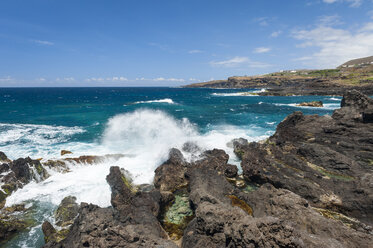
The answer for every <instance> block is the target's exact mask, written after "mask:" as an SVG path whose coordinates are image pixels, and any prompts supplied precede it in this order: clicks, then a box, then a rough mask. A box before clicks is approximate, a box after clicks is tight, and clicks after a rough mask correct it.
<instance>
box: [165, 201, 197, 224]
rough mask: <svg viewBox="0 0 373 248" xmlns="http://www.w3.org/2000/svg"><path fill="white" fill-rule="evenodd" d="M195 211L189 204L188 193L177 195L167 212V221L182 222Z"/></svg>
mask: <svg viewBox="0 0 373 248" xmlns="http://www.w3.org/2000/svg"><path fill="white" fill-rule="evenodd" d="M192 215H193V211H192V209H191V208H190V206H189V198H188V196H187V195H185V194H182V195H176V196H175V202H174V203H173V204H172V205H171V207H170V208H169V209H168V211H167V212H166V221H167V222H170V223H173V224H177V225H179V224H181V223H182V222H183V221H184V219H185V217H187V216H192Z"/></svg>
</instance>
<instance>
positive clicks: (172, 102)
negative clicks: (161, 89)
mask: <svg viewBox="0 0 373 248" xmlns="http://www.w3.org/2000/svg"><path fill="white" fill-rule="evenodd" d="M141 103H168V104H175V102H174V101H173V100H172V99H170V98H165V99H160V100H149V101H138V102H135V104H141Z"/></svg>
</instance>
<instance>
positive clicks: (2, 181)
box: [0, 154, 49, 208]
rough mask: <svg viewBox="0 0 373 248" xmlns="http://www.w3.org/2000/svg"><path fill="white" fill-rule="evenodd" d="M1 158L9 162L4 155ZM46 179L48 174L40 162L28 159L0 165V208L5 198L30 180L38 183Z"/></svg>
mask: <svg viewBox="0 0 373 248" xmlns="http://www.w3.org/2000/svg"><path fill="white" fill-rule="evenodd" d="M2 157H3V158H5V160H7V161H10V160H8V159H7V158H6V156H5V154H3V156H2ZM48 177H49V174H48V172H47V171H46V170H45V168H44V167H43V166H42V165H41V163H40V161H39V160H32V159H31V158H29V157H27V158H19V159H17V160H14V161H10V162H7V163H3V164H0V185H1V188H0V208H1V207H3V205H4V204H5V198H6V197H8V196H9V195H10V194H11V193H12V192H13V191H15V190H17V189H18V188H22V187H23V186H24V185H25V184H27V183H29V182H31V181H32V180H34V181H36V182H40V181H43V180H45V179H46V178H48Z"/></svg>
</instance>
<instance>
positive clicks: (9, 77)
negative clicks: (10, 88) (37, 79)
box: [0, 76, 14, 82]
mask: <svg viewBox="0 0 373 248" xmlns="http://www.w3.org/2000/svg"><path fill="white" fill-rule="evenodd" d="M13 80H14V79H13V78H12V77H11V76H7V77H3V78H0V82H10V81H13Z"/></svg>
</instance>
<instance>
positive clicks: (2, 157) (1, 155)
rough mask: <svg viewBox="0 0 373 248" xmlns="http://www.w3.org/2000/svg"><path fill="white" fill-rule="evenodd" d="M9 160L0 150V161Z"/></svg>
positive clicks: (6, 161)
mask: <svg viewBox="0 0 373 248" xmlns="http://www.w3.org/2000/svg"><path fill="white" fill-rule="evenodd" d="M9 162H11V160H10V159H9V158H8V157H7V156H6V155H5V153H3V152H2V151H0V163H9Z"/></svg>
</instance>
